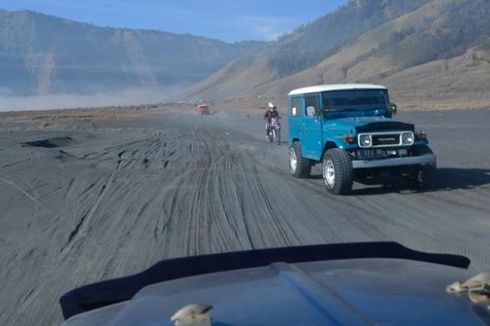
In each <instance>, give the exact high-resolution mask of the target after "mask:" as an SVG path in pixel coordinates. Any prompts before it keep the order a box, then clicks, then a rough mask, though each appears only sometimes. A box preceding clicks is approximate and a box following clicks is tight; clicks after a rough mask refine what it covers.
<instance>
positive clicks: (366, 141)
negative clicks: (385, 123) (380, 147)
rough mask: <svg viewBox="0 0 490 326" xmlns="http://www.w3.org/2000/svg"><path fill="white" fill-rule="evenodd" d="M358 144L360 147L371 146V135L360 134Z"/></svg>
mask: <svg viewBox="0 0 490 326" xmlns="http://www.w3.org/2000/svg"><path fill="white" fill-rule="evenodd" d="M359 146H361V147H369V146H371V136H370V135H360V136H359Z"/></svg>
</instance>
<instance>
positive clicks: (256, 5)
mask: <svg viewBox="0 0 490 326" xmlns="http://www.w3.org/2000/svg"><path fill="white" fill-rule="evenodd" d="M345 3H347V0H304V1H298V0H297V1H287V0H283V1H280V0H272V1H267V0H263V1H260V0H171V1H169V0H167V1H157V0H140V1H137V0H134V1H130V0H0V8H1V9H6V10H23V9H29V10H33V11H38V12H42V13H46V14H51V15H55V16H60V17H64V18H69V19H73V20H77V21H82V22H88V23H93V24H96V25H101V26H114V27H129V28H145V29H156V30H162V31H169V32H174V33H190V34H194V35H202V36H207V37H212V38H217V39H221V40H224V41H228V42H233V41H240V40H273V39H275V38H276V37H277V36H279V35H281V34H283V33H284V32H287V31H290V30H292V29H294V28H295V27H297V26H299V25H301V24H304V23H308V22H310V21H312V20H314V19H315V18H318V17H320V16H322V15H324V14H326V13H327V12H331V11H333V10H335V9H336V8H338V7H339V6H341V5H343V4H345Z"/></svg>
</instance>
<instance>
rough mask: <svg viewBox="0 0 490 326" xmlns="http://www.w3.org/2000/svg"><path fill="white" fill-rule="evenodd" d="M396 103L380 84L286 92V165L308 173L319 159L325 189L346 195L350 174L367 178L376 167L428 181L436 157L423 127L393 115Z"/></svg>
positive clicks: (413, 180) (415, 180) (296, 174)
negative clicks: (287, 159) (287, 127)
mask: <svg viewBox="0 0 490 326" xmlns="http://www.w3.org/2000/svg"><path fill="white" fill-rule="evenodd" d="M396 111H397V106H396V105H395V104H392V103H390V100H389V96H388V90H387V89H386V88H385V87H384V86H379V85H368V84H340V85H319V86H312V87H306V88H300V89H296V90H293V91H291V92H290V93H289V116H288V122H289V138H288V143H289V167H290V173H291V175H293V176H294V177H297V178H301V177H307V176H309V174H310V171H311V167H312V166H313V165H315V164H318V163H322V175H323V180H324V183H325V186H326V188H327V190H328V191H329V192H330V193H332V194H336V195H342V194H347V193H349V192H350V191H351V189H352V184H353V181H354V179H356V180H359V181H361V182H362V181H371V180H373V177H375V176H376V175H377V174H378V173H380V172H390V173H392V174H396V175H403V176H405V177H406V179H407V180H408V181H409V182H410V183H411V184H412V185H415V184H417V185H419V184H423V183H427V182H428V181H429V180H430V178H431V177H433V175H434V171H435V169H436V156H435V155H434V154H433V152H432V150H431V149H430V147H429V146H428V140H427V135H426V133H425V132H424V131H416V130H415V127H414V125H413V124H408V123H403V122H400V121H395V120H393V119H392V116H393V114H395V113H396Z"/></svg>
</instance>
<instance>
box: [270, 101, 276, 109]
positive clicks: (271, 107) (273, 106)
mask: <svg viewBox="0 0 490 326" xmlns="http://www.w3.org/2000/svg"><path fill="white" fill-rule="evenodd" d="M275 109H276V106H275V105H274V104H272V102H269V111H273V110H275Z"/></svg>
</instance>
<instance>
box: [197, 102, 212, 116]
mask: <svg viewBox="0 0 490 326" xmlns="http://www.w3.org/2000/svg"><path fill="white" fill-rule="evenodd" d="M196 111H197V114H199V115H208V114H209V106H208V105H207V104H200V105H198V106H197V108H196Z"/></svg>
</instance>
